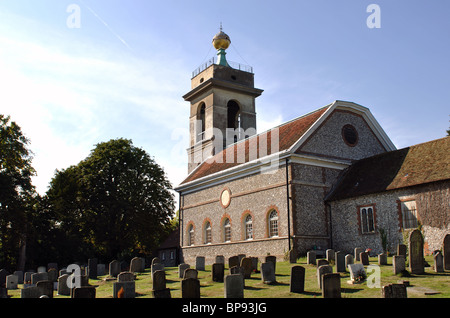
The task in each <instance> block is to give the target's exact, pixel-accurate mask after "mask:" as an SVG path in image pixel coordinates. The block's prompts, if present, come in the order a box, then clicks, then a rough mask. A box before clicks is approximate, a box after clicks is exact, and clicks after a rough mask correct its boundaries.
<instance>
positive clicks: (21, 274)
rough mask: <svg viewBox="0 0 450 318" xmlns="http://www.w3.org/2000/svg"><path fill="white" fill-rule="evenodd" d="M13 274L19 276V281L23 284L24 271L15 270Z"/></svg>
mask: <svg viewBox="0 0 450 318" xmlns="http://www.w3.org/2000/svg"><path fill="white" fill-rule="evenodd" d="M13 274H14V275H16V276H17V283H18V284H23V271H15V272H14V273H13Z"/></svg>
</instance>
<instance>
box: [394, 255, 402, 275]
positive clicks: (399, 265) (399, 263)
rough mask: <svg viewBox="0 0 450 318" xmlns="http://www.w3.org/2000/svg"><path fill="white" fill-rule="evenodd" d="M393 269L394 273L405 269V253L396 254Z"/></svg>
mask: <svg viewBox="0 0 450 318" xmlns="http://www.w3.org/2000/svg"><path fill="white" fill-rule="evenodd" d="M392 269H393V271H394V275H397V274H400V273H401V272H403V271H404V270H405V256H404V255H394V256H393V257H392Z"/></svg>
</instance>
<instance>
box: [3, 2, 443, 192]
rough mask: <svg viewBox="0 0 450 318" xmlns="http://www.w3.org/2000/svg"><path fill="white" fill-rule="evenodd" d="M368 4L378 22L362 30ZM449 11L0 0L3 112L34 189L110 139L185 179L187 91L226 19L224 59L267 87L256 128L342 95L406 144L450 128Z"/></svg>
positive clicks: (427, 5)
mask: <svg viewBox="0 0 450 318" xmlns="http://www.w3.org/2000/svg"><path fill="white" fill-rule="evenodd" d="M370 4H377V5H378V6H379V8H380V9H381V11H380V12H381V14H380V18H381V27H380V28H369V27H368V26H367V18H368V17H369V16H370V15H371V12H367V11H366V9H367V7H368V6H369V5H370ZM71 5H75V6H76V7H77V8H79V9H80V11H79V20H77V21H78V22H79V25H78V26H79V27H75V28H72V27H69V25H70V23H69V24H68V20H70V21H74V20H71V18H72V17H73V15H72V14H73V13H74V11H71V10H68V8H71ZM448 12H450V2H449V1H447V0H433V1H424V0H420V1H411V0H409V1H407V0H395V1H376V0H372V1H364V0H339V1H336V0H318V1H312V0H309V1H300V0H299V1H264V0H244V1H234V0H227V1H194V0H193V1H181V0H172V1H170V0H169V1H151V0H147V1H145V0H129V1H119V0H108V1H106V0H82V1H80V0H79V1H76V0H72V1H62V0H39V1H36V0H0V84H1V85H0V113H2V114H7V115H11V117H12V119H13V120H14V121H16V122H17V123H18V124H19V125H20V126H21V127H22V129H23V132H24V134H25V135H26V136H27V137H29V138H30V140H31V145H30V148H31V150H32V151H33V152H34V160H33V166H34V167H35V168H36V170H37V173H38V176H37V177H35V178H34V180H33V182H34V184H35V185H36V187H37V190H38V191H39V192H40V193H44V192H45V191H46V189H47V187H48V184H49V181H50V180H51V178H52V176H53V175H54V171H55V169H64V168H67V167H68V166H70V165H73V164H77V163H78V162H79V161H80V160H82V159H84V158H85V157H86V156H87V155H88V154H89V152H90V150H91V149H92V148H93V147H94V145H95V144H97V143H99V142H102V141H108V140H110V139H112V138H118V137H123V138H128V139H132V140H133V143H134V145H135V146H138V147H141V148H143V149H145V150H146V151H147V152H148V153H149V154H150V155H152V156H153V157H154V158H155V160H156V162H157V163H158V164H160V165H161V166H162V167H163V168H164V169H165V171H166V172H167V174H168V176H169V178H170V180H171V182H172V184H173V185H174V186H175V185H177V184H178V183H179V182H181V181H182V180H183V179H184V177H185V176H186V174H187V155H186V148H187V146H188V139H187V138H188V137H187V134H188V116H189V103H188V102H185V101H183V99H182V97H181V96H182V95H184V94H185V93H187V92H188V91H189V90H190V78H191V72H192V71H193V70H194V69H195V68H197V67H198V66H199V65H200V64H201V63H202V62H205V61H206V60H208V59H209V58H211V57H213V56H214V55H215V52H214V49H213V48H212V45H211V40H212V37H213V36H214V35H215V34H216V33H217V32H218V30H219V24H220V22H222V24H223V29H224V31H225V32H226V33H227V34H228V35H229V36H230V37H231V41H232V44H231V47H230V48H229V49H228V50H227V58H228V60H231V61H235V62H239V63H243V64H249V65H251V66H253V69H254V73H255V85H256V87H258V88H261V89H264V93H263V94H262V95H261V96H260V97H259V98H258V99H257V101H256V107H257V116H258V117H257V118H258V119H257V126H258V127H257V129H258V131H263V130H265V129H268V128H270V127H272V126H275V125H277V124H280V123H282V122H285V121H288V120H290V119H292V118H295V117H298V116H300V115H303V114H305V113H308V112H310V111H312V110H315V109H317V108H319V107H322V106H325V105H327V104H329V103H331V102H333V101H334V100H337V99H339V100H348V101H353V102H355V103H358V104H361V105H363V106H366V107H368V108H369V109H370V110H371V111H372V113H373V114H374V116H375V118H376V119H377V120H378V121H379V123H380V124H381V126H382V127H383V129H384V130H385V131H386V133H387V134H388V135H389V136H390V138H391V140H392V141H393V142H394V144H395V145H396V147H397V148H403V147H407V146H410V145H413V144H417V143H421V142H425V141H429V140H432V139H437V138H441V137H444V136H445V135H446V130H447V129H449V126H450V124H449V115H450V111H449V110H450V107H449V106H448V101H449V100H450V80H449V76H448V73H449V70H450V19H449V18H448Z"/></svg>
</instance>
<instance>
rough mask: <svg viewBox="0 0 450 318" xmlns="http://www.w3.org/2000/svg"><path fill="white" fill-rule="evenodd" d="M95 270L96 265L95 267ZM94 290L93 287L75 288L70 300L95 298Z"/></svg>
mask: <svg viewBox="0 0 450 318" xmlns="http://www.w3.org/2000/svg"><path fill="white" fill-rule="evenodd" d="M95 268H96V269H97V265H96V266H95ZM95 294H96V290H95V287H94V286H82V287H75V288H74V289H73V290H72V294H71V297H72V298H95Z"/></svg>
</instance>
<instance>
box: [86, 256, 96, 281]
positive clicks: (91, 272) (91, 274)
mask: <svg viewBox="0 0 450 318" xmlns="http://www.w3.org/2000/svg"><path fill="white" fill-rule="evenodd" d="M97 264H98V260H97V259H96V258H90V259H88V266H89V274H88V276H89V278H91V279H97Z"/></svg>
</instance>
